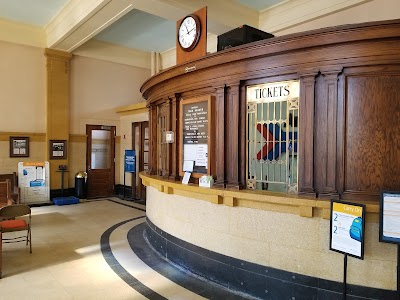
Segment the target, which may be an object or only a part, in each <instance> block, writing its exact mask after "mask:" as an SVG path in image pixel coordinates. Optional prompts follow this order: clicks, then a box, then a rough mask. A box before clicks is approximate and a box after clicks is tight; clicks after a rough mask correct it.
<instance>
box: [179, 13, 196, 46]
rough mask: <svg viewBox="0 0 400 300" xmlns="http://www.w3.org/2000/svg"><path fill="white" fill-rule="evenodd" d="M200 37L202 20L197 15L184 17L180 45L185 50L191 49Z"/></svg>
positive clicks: (180, 28) (180, 29) (180, 31)
mask: <svg viewBox="0 0 400 300" xmlns="http://www.w3.org/2000/svg"><path fill="white" fill-rule="evenodd" d="M199 37H200V21H199V19H198V18H197V16H195V15H190V16H187V17H186V18H184V19H183V21H182V23H181V25H180V26H179V31H178V41H179V45H180V46H181V48H182V49H183V50H184V51H191V50H193V49H194V47H195V46H196V45H197V42H198V41H199Z"/></svg>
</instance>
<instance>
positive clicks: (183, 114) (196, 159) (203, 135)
mask: <svg viewBox="0 0 400 300" xmlns="http://www.w3.org/2000/svg"><path fill="white" fill-rule="evenodd" d="M212 105H213V96H211V95H205V96H200V97H196V98H191V99H185V100H182V101H181V103H180V124H181V134H180V136H181V143H180V144H181V148H180V161H179V172H180V174H181V175H183V172H185V171H187V170H184V167H183V166H184V165H185V166H188V165H189V164H190V165H193V171H192V176H193V177H197V178H198V177H200V176H202V175H210V174H211V169H212V167H211V166H210V162H211V161H212V157H213V142H212V138H211V136H212V134H213V118H212V116H213V107H212Z"/></svg>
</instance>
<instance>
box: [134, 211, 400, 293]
mask: <svg viewBox="0 0 400 300" xmlns="http://www.w3.org/2000/svg"><path fill="white" fill-rule="evenodd" d="M143 226H144V227H145V228H146V230H145V231H146V234H147V235H148V236H149V238H148V241H149V243H150V244H151V246H152V248H154V249H155V251H157V252H158V254H159V255H160V256H162V257H163V258H166V259H168V261H170V262H173V263H174V264H175V265H178V266H179V267H180V268H183V269H186V270H188V271H189V272H192V273H196V274H197V275H198V276H201V277H204V278H208V279H210V280H212V281H215V282H216V283H217V284H221V285H223V286H226V287H228V288H229V289H232V290H236V291H240V292H243V293H245V294H250V295H252V296H254V297H257V298H259V299H279V300H280V299H293V298H295V299H296V300H299V299H305V300H308V299H323V300H330V299H332V300H337V299H341V298H342V289H343V285H342V283H340V282H334V281H330V280H326V279H321V278H315V277H310V276H306V275H302V274H297V273H292V272H288V271H284V270H279V269H274V268H271V267H265V266H262V265H258V264H255V263H251V262H247V261H244V260H239V259H236V258H233V257H229V256H225V255H223V254H220V253H216V252H213V251H210V250H207V249H204V248H201V247H198V246H196V245H193V244H190V243H188V242H186V241H183V240H180V239H179V238H177V237H174V236H172V235H170V234H169V233H167V232H165V231H163V230H162V229H160V228H158V227H157V226H156V225H154V224H153V223H152V222H151V221H150V220H149V218H146V222H145V223H144V224H143ZM129 240H130V239H129ZM137 255H138V254H137ZM138 256H139V255H138ZM142 260H143V259H142ZM347 299H351V300H356V299H357V300H361V299H369V300H372V299H374V300H376V299H378V300H383V299H384V300H389V299H397V300H398V299H399V298H398V295H397V293H396V291H392V290H384V289H377V288H372V287H365V286H356V285H351V284H350V285H348V286H347Z"/></svg>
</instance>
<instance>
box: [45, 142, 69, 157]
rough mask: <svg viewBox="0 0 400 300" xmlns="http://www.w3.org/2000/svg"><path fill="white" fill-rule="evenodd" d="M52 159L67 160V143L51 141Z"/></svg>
mask: <svg viewBox="0 0 400 300" xmlns="http://www.w3.org/2000/svg"><path fill="white" fill-rule="evenodd" d="M49 147H50V149H49V151H50V159H66V158H67V141H65V140H50V141H49Z"/></svg>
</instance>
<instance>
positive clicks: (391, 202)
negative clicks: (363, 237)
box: [379, 191, 400, 244]
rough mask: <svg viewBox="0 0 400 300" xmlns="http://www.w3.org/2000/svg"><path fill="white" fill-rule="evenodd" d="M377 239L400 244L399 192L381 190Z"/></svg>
mask: <svg viewBox="0 0 400 300" xmlns="http://www.w3.org/2000/svg"><path fill="white" fill-rule="evenodd" d="M379 241H380V242H386V243H394V244H400V192H389V191H387V192H381V199H380V209H379Z"/></svg>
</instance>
